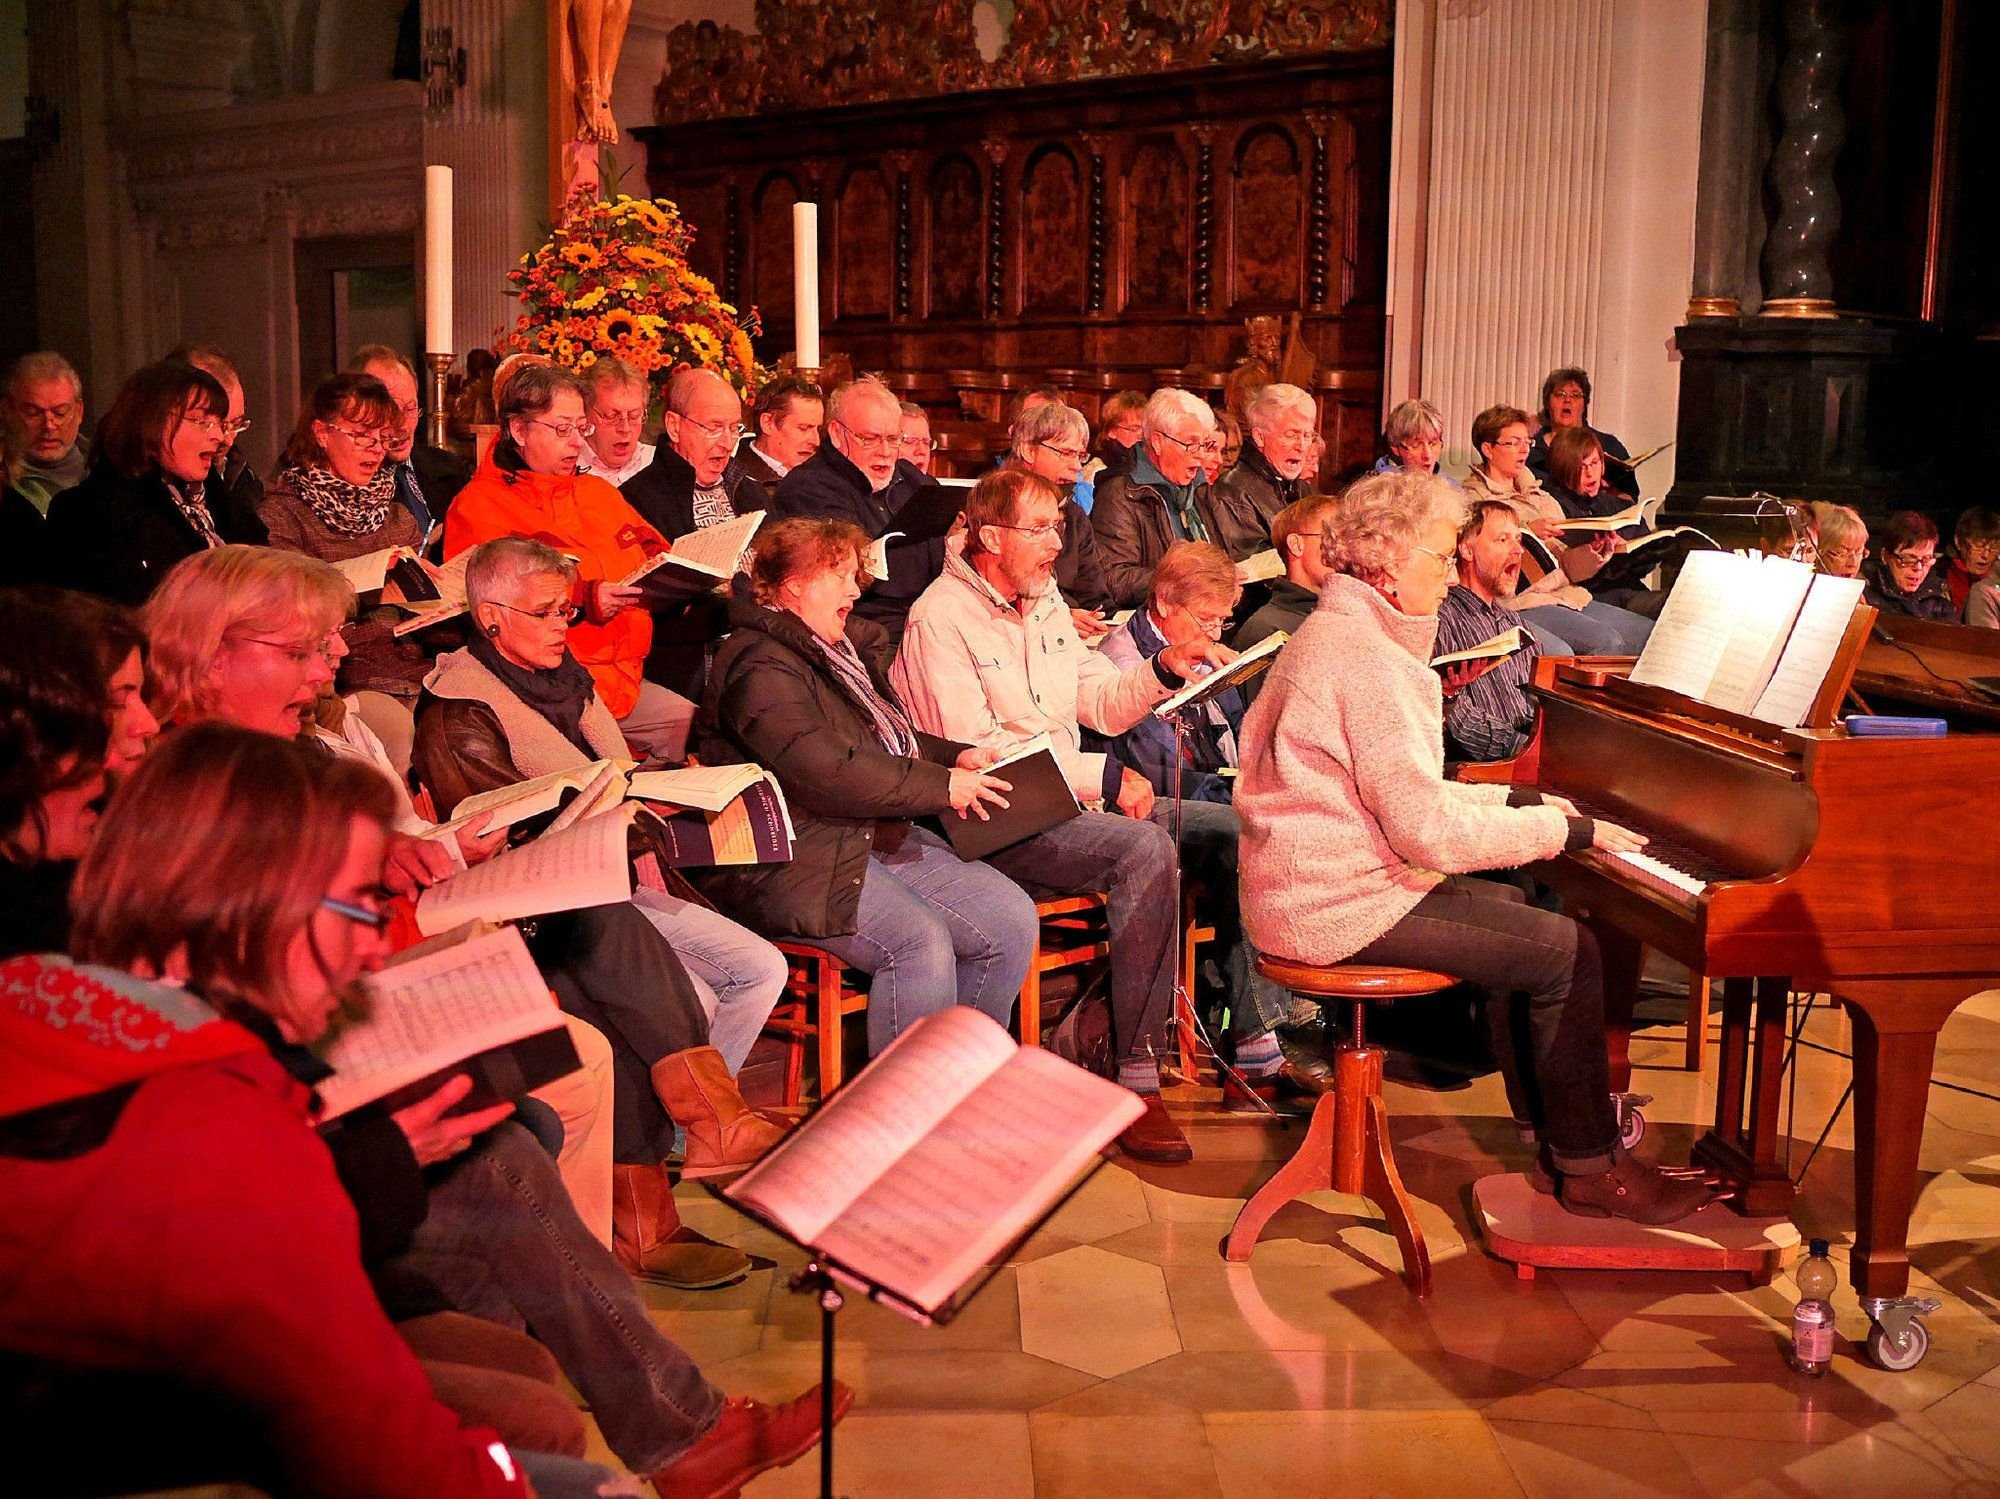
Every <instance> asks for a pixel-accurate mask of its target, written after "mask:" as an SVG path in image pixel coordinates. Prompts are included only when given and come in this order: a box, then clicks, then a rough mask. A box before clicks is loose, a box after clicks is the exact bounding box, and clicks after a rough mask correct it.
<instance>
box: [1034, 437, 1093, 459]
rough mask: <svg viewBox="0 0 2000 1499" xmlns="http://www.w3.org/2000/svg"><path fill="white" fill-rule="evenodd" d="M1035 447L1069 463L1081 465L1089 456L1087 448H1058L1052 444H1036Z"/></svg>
mask: <svg viewBox="0 0 2000 1499" xmlns="http://www.w3.org/2000/svg"><path fill="white" fill-rule="evenodd" d="M1035 446H1036V447H1039V448H1047V449H1048V450H1049V451H1050V452H1051V453H1054V454H1055V455H1056V457H1058V458H1063V459H1067V460H1068V461H1069V462H1071V463H1081V462H1083V460H1084V459H1086V458H1088V457H1089V456H1090V449H1089V448H1059V447H1057V446H1056V445H1055V444H1054V443H1052V442H1037V443H1036V444H1035Z"/></svg>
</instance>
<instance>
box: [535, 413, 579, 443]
mask: <svg viewBox="0 0 2000 1499" xmlns="http://www.w3.org/2000/svg"><path fill="white" fill-rule="evenodd" d="M522 420H523V421H525V422H527V423H529V424H530V425H532V426H536V427H547V428H548V429H549V430H550V431H551V432H553V433H555V435H556V437H557V439H558V440H559V441H562V442H568V441H569V440H570V439H571V438H572V437H588V436H590V434H591V433H593V432H595V431H596V430H597V428H596V427H594V426H592V425H591V424H590V423H589V422H545V421H543V420H542V419H541V418H540V417H538V416H528V417H523V418H522Z"/></svg>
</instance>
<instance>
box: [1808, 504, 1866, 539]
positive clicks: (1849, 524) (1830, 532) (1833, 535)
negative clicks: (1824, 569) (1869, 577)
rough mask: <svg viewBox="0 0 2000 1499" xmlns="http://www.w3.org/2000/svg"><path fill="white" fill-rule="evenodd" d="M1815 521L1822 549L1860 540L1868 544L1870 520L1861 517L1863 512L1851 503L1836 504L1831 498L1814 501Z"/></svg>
mask: <svg viewBox="0 0 2000 1499" xmlns="http://www.w3.org/2000/svg"><path fill="white" fill-rule="evenodd" d="M1812 513H1813V521H1814V522H1815V523H1816V524H1817V525H1818V526H1819V545H1820V550H1821V551H1825V550H1826V549H1827V548H1828V547H1829V546H1849V545H1852V544H1853V543H1855V542H1859V543H1860V544H1861V545H1862V546H1864V547H1865V546H1867V545H1868V522H1867V521H1865V520H1863V519H1862V518H1861V512H1860V511H1858V510H1856V509H1855V508H1854V507H1853V506H1851V505H1836V504H1834V503H1833V502H1832V501H1831V500H1814V501H1813V502H1812Z"/></svg>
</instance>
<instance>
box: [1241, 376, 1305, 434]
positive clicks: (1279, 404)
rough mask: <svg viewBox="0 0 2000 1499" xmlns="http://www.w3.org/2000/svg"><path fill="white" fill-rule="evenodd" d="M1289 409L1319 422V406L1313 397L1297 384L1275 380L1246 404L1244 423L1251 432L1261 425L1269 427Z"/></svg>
mask: <svg viewBox="0 0 2000 1499" xmlns="http://www.w3.org/2000/svg"><path fill="white" fill-rule="evenodd" d="M1287 411H1296V412H1297V413H1298V414H1299V415H1300V416H1302V417H1304V418H1305V419H1306V420H1307V421H1309V422H1312V423H1314V424H1315V425H1317V424H1318V421H1319V408H1318V407H1317V406H1315V405H1314V404H1313V398H1312V397H1311V396H1309V395H1307V394H1306V393H1305V392H1304V391H1302V390H1300V389H1299V388H1298V386H1296V385H1286V384H1284V383H1282V382H1273V383H1272V384H1270V385H1266V386H1265V387H1264V388H1263V389H1261V390H1259V391H1258V392H1257V393H1256V394H1255V395H1253V396H1252V397H1250V399H1249V400H1248V401H1247V402H1246V403H1245V404H1244V407H1243V425H1244V426H1245V427H1246V428H1248V429H1249V430H1250V431H1251V432H1255V431H1257V429H1258V428H1260V427H1268V426H1270V425H1271V424H1272V423H1274V422H1275V421H1277V419H1278V418H1279V417H1280V416H1283V415H1284V414H1285V413H1286V412H1287Z"/></svg>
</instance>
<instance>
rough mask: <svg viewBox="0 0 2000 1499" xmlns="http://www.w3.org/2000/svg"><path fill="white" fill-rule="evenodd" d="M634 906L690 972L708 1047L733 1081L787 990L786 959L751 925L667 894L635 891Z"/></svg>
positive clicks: (662, 891) (660, 891) (654, 891)
mask: <svg viewBox="0 0 2000 1499" xmlns="http://www.w3.org/2000/svg"><path fill="white" fill-rule="evenodd" d="M632 904H633V905H635V906H637V907H638V908H639V909H640V910H641V911H642V912H644V913H645V917H646V919H647V920H648V921H650V922H652V924H653V927H654V929H655V930H656V931H658V932H659V934H660V935H661V936H662V937H665V938H666V939H667V942H668V944H669V945H670V946H672V948H673V950H674V952H675V953H676V954H678V955H679V957H680V960H681V962H682V964H683V965H684V966H685V967H686V968H687V971H688V977H690V978H692V979H693V980H694V988H695V993H696V995H697V996H698V997H699V998H700V1000H701V1007H702V1009H703V1011H705V1012H706V1014H707V1015H708V1044H709V1045H710V1046H713V1047H714V1048H715V1049H716V1050H717V1051H719V1052H721V1053H722V1060H723V1063H724V1065H726V1066H727V1067H728V1068H729V1073H730V1076H732V1077H734V1076H735V1075H736V1072H737V1069H738V1068H740V1067H741V1066H742V1065H743V1063H744V1060H745V1059H746V1058H747V1057H748V1056H749V1055H750V1048H751V1047H753V1046H755V1045H756V1044H757V1037H758V1036H759V1035H760V1034H761V1033H762V1032H763V1029H764V1022H765V1021H766V1020H768V1019H770V1018H771V1009H772V1007H773V1006H774V1005H776V1004H777V1002H778V996H779V995H781V994H783V993H784V992H785V955H784V954H783V953H781V952H779V951H778V949H777V948H776V947H774V946H772V945H771V944H770V943H769V942H767V941H765V940H764V939H763V938H762V937H760V936H758V935H757V934H756V933H755V932H753V931H751V930H750V929H749V928H748V927H744V926H739V925H738V924H737V923H736V922H733V921H731V920H730V919H729V918H728V917H727V916H724V915H722V914H721V913H720V912H718V911H712V910H710V909H709V908H708V907H707V906H701V905H696V904H695V903H694V902H693V901H688V900H682V899H681V898H680V897H679V896H678V895H669V894H667V892H665V891H664V890H648V889H640V890H635V891H634V892H633V893H632Z"/></svg>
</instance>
